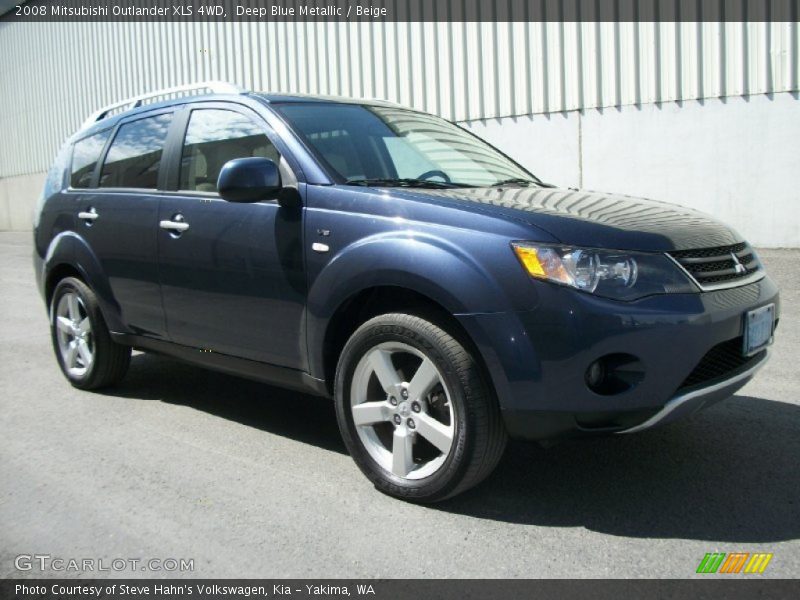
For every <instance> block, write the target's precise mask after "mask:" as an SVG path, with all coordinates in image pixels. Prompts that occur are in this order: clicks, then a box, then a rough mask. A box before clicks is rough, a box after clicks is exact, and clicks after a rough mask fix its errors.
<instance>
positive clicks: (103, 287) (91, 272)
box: [42, 231, 122, 331]
mask: <svg viewBox="0 0 800 600" xmlns="http://www.w3.org/2000/svg"><path fill="white" fill-rule="evenodd" d="M43 263H44V264H43V267H42V293H43V296H44V299H45V302H46V303H47V306H48V309H49V307H50V300H51V299H52V295H53V292H54V291H55V288H56V286H57V285H58V282H59V281H61V280H62V279H64V277H70V276H73V277H77V278H78V279H80V280H81V281H83V282H84V283H85V284H86V285H88V286H89V287H90V288H92V290H93V291H94V293H95V295H96V296H97V303H98V306H99V307H100V312H101V314H102V315H103V319H105V322H106V324H107V325H108V328H109V329H110V330H111V331H121V330H122V320H121V315H120V308H119V303H118V302H117V301H116V299H115V298H114V294H113V292H112V291H111V286H110V285H109V283H108V280H107V278H106V276H105V274H104V272H103V268H102V265H101V264H100V261H99V260H98V259H97V257H96V256H95V254H94V252H93V251H92V250H91V248H90V247H89V245H88V244H87V243H86V242H85V241H84V240H83V239H82V238H81V237H80V236H78V235H77V234H76V233H75V232H72V231H66V232H63V233H61V234H60V235H58V236H56V237H55V238H54V239H53V241H52V242H51V243H50V246H49V247H48V249H47V254H46V256H45V258H44V261H43Z"/></svg>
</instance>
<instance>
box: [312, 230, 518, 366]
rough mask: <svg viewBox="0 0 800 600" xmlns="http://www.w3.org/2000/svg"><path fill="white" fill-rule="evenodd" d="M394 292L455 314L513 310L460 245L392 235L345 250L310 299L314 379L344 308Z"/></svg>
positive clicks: (413, 235)
mask: <svg viewBox="0 0 800 600" xmlns="http://www.w3.org/2000/svg"><path fill="white" fill-rule="evenodd" d="M383 286H393V287H399V288H404V289H407V290H411V291H414V292H417V293H419V294H422V295H423V296H426V297H428V298H430V299H431V300H433V301H434V302H436V303H438V304H439V305H441V306H442V307H444V308H445V309H446V310H447V311H448V312H450V313H451V314H460V313H471V312H497V311H506V310H510V308H511V304H510V299H509V298H508V297H507V295H506V294H505V293H504V290H503V289H502V286H501V285H500V284H499V282H498V281H497V280H496V279H495V277H493V275H492V273H490V272H489V271H488V270H487V269H485V268H483V266H482V265H481V264H480V263H478V262H477V261H476V260H475V259H474V258H473V257H471V256H470V255H468V254H467V253H466V252H464V251H463V250H462V249H461V248H459V247H457V246H456V245H454V244H452V243H450V242H447V241H446V240H443V239H441V238H437V237H434V236H429V235H424V234H419V233H416V232H415V233H409V232H389V233H381V234H377V235H373V236H369V237H366V238H363V239H361V240H359V241H358V242H356V243H353V244H351V245H349V246H347V247H345V248H344V249H342V250H341V251H340V252H339V253H338V254H337V255H336V256H335V257H334V258H333V259H332V260H331V261H330V262H329V263H328V264H327V265H326V266H325V267H324V268H323V269H322V270H321V271H320V272H319V274H318V275H317V277H316V278H315V279H314V281H313V283H312V285H311V286H310V289H309V293H308V305H307V306H308V333H307V335H308V348H309V358H310V360H309V362H310V366H311V373H312V374H314V375H315V376H319V375H320V374H321V373H323V357H322V352H323V345H324V340H325V333H326V331H327V329H328V325H329V324H330V320H331V318H332V317H333V316H334V314H335V313H336V311H337V310H338V308H339V307H340V306H342V305H343V304H344V303H345V302H347V301H348V300H349V299H351V298H353V297H354V296H356V295H357V294H359V293H361V292H363V291H364V290H367V289H370V288H375V287H383Z"/></svg>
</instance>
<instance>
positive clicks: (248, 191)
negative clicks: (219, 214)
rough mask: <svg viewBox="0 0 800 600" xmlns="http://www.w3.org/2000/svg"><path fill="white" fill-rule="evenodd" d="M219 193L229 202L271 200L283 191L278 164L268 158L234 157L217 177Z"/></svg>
mask: <svg viewBox="0 0 800 600" xmlns="http://www.w3.org/2000/svg"><path fill="white" fill-rule="evenodd" d="M217 190H218V191H219V195H220V196H222V198H224V199H225V200H227V201H228V202H259V201H261V200H271V199H274V198H276V197H277V196H278V192H280V191H281V175H280V173H279V172H278V165H276V164H275V161H272V160H270V159H268V158H261V157H257V156H254V157H252V158H234V159H233V160H229V161H228V162H226V163H225V164H224V165H223V167H222V170H221V171H220V172H219V178H218V179H217Z"/></svg>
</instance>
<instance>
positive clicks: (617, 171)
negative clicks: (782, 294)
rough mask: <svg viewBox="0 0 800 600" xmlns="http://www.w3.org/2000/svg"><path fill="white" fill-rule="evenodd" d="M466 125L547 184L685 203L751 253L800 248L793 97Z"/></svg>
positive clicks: (798, 135) (799, 158)
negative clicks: (729, 228) (741, 239)
mask: <svg viewBox="0 0 800 600" xmlns="http://www.w3.org/2000/svg"><path fill="white" fill-rule="evenodd" d="M467 125H468V126H469V127H470V129H471V130H472V131H473V132H475V133H476V134H478V135H480V136H482V137H484V138H485V139H487V140H489V141H490V142H492V143H493V144H495V145H496V146H498V147H499V148H501V149H502V150H503V151H505V152H506V153H508V154H509V155H510V156H512V157H514V158H516V159H517V160H519V161H520V162H521V163H522V164H523V165H525V166H526V167H528V168H529V169H530V170H531V171H532V172H534V173H535V174H537V175H538V176H539V177H541V178H542V179H544V180H545V181H550V182H552V183H556V184H558V185H561V186H568V187H578V188H583V189H589V190H600V191H609V192H621V193H624V194H630V195H635V196H645V197H648V198H654V199H657V200H665V201H669V202H674V203H677V204H684V205H687V206H691V207H693V208H696V209H698V210H702V211H704V212H707V213H711V214H713V215H715V216H716V217H717V218H720V219H722V220H723V221H725V222H727V223H729V224H731V225H733V226H734V227H735V228H736V229H737V230H738V231H739V232H740V233H742V235H744V236H745V237H746V238H747V239H748V240H750V241H751V243H753V244H755V245H757V246H761V247H798V246H800V153H798V140H800V99H798V96H797V94H793V93H782V94H774V95H771V96H766V95H758V96H750V97H745V98H726V99H709V100H705V101H702V102H698V101H689V102H684V103H681V104H677V103H668V104H662V105H655V104H650V105H645V106H642V107H634V106H628V107H622V108H620V109H614V108H612V109H598V110H587V111H583V112H579V111H574V112H568V113H560V114H551V115H534V116H532V117H516V118H507V119H490V120H485V121H473V122H470V123H467Z"/></svg>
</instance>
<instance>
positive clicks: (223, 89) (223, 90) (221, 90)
mask: <svg viewBox="0 0 800 600" xmlns="http://www.w3.org/2000/svg"><path fill="white" fill-rule="evenodd" d="M198 90H210V92H211V93H212V94H241V93H243V92H244V91H245V90H244V89H243V88H240V87H239V86H238V85H234V84H232V83H227V82H225V81H203V82H201V83H190V84H187V85H179V86H175V87H171V88H164V89H162V90H155V91H154V92H149V93H147V94H141V95H140V96H134V97H132V98H127V99H125V100H120V101H119V102H115V103H113V104H109V105H107V106H104V107H103V108H101V109H99V110H96V111H95V112H93V113H92V114H91V115H90V116H89V118H88V119H86V121H85V122H84V123H83V127H82V128H84V127H88V126H89V125H91V124H93V123H96V122H97V121H100V120H102V119H105V118H106V117H107V116H108V113H110V112H111V111H112V110H114V109H117V108H122V109H123V110H130V109H132V108H136V107H138V106H141V105H142V102H144V101H145V100H149V99H151V98H158V97H159V96H168V95H170V94H180V93H183V92H194V91H198Z"/></svg>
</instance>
